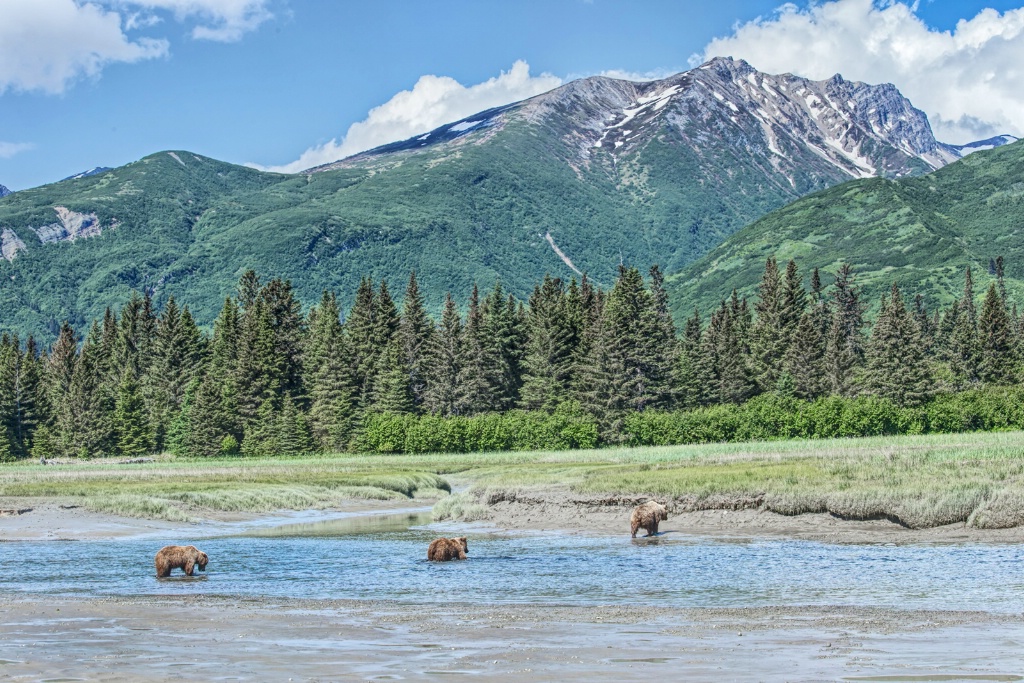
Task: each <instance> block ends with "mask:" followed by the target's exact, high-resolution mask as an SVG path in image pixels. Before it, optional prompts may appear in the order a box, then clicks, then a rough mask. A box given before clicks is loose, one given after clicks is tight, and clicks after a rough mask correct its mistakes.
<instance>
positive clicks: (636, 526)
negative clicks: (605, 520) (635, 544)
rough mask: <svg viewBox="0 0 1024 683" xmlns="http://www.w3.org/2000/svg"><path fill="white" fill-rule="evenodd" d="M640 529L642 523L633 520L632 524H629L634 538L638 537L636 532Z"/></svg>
mask: <svg viewBox="0 0 1024 683" xmlns="http://www.w3.org/2000/svg"><path fill="white" fill-rule="evenodd" d="M639 529H640V525H639V524H637V523H636V522H631V523H630V525H629V530H630V532H631V533H632V535H633V538H636V532H637V530H639Z"/></svg>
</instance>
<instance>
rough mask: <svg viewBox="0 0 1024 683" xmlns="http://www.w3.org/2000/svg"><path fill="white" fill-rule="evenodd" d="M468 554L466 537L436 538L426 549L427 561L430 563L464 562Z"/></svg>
mask: <svg viewBox="0 0 1024 683" xmlns="http://www.w3.org/2000/svg"><path fill="white" fill-rule="evenodd" d="M468 552H469V544H467V543H466V537H465V536H463V537H462V538H436V539H434V540H433V541H431V542H430V547H429V548H427V559H428V560H430V561H431V562H447V561H448V560H464V559H466V553H468Z"/></svg>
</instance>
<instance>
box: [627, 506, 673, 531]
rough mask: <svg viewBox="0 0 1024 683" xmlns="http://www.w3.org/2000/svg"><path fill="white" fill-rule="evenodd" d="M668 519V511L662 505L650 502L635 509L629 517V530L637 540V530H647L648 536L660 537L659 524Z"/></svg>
mask: <svg viewBox="0 0 1024 683" xmlns="http://www.w3.org/2000/svg"><path fill="white" fill-rule="evenodd" d="M666 519H668V510H667V509H666V508H665V506H664V505H662V504H661V503H658V502H655V501H653V500H649V501H647V502H646V503H644V504H643V505H637V506H636V507H635V508H633V514H631V515H630V516H629V530H630V531H631V532H632V534H633V538H636V532H637V529H646V530H647V535H648V536H657V535H658V522H661V521H664V520H666Z"/></svg>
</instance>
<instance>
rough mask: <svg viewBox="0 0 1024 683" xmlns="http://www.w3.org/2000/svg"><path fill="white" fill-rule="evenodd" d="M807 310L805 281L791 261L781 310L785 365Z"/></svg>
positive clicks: (783, 287) (787, 269) (783, 286)
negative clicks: (786, 355) (786, 357)
mask: <svg viewBox="0 0 1024 683" xmlns="http://www.w3.org/2000/svg"><path fill="white" fill-rule="evenodd" d="M806 310H807V292H806V291H805V290H804V281H803V278H802V277H800V271H799V269H798V268H797V266H796V261H794V260H792V259H790V261H789V262H788V263H787V264H786V275H785V279H784V280H783V284H782V305H781V308H780V310H779V325H780V327H781V328H782V338H783V344H784V345H785V349H784V350H783V364H785V354H786V353H787V352H788V351H789V346H790V345H791V344H792V343H793V337H794V335H795V334H796V331H797V327H798V326H799V325H800V318H801V317H802V316H803V314H804V312H805V311H806Z"/></svg>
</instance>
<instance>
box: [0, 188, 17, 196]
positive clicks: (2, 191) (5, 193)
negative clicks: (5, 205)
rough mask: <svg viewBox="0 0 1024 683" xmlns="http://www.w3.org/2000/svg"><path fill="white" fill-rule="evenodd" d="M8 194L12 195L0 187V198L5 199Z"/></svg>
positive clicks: (9, 191)
mask: <svg viewBox="0 0 1024 683" xmlns="http://www.w3.org/2000/svg"><path fill="white" fill-rule="evenodd" d="M9 194H14V193H13V192H12V191H11V190H8V189H7V188H6V187H4V186H3V185H0V197H6V196H7V195H9Z"/></svg>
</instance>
